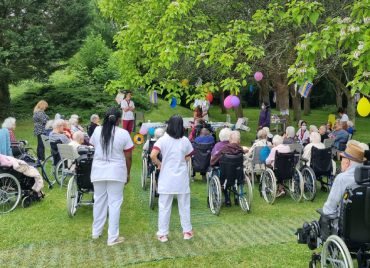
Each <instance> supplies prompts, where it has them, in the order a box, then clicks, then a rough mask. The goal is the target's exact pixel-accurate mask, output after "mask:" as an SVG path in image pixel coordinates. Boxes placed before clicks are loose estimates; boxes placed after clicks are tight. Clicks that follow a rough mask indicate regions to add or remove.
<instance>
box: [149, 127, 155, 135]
mask: <svg viewBox="0 0 370 268" xmlns="http://www.w3.org/2000/svg"><path fill="white" fill-rule="evenodd" d="M149 134H150V135H152V136H153V135H154V128H152V127H151V128H149Z"/></svg>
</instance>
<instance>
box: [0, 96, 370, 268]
mask: <svg viewBox="0 0 370 268" xmlns="http://www.w3.org/2000/svg"><path fill="white" fill-rule="evenodd" d="M159 104H160V105H159V109H157V110H154V111H153V112H151V113H149V114H146V115H145V117H146V119H147V120H148V119H149V120H151V122H157V121H160V122H163V121H164V120H168V118H169V117H170V116H171V115H172V114H174V113H178V114H180V115H182V116H183V117H191V116H192V114H193V113H192V111H191V110H189V109H185V108H183V107H179V106H178V107H176V108H175V109H172V108H170V106H169V105H168V103H167V102H165V101H163V100H159ZM259 112H260V110H258V109H245V110H244V116H245V117H248V118H249V124H248V125H249V126H250V128H251V132H249V133H247V140H245V137H244V134H243V135H242V145H250V141H251V140H252V139H254V138H255V136H256V133H255V129H256V127H257V122H258V115H259ZM91 113H93V111H91ZM210 114H211V118H210V120H212V121H225V120H226V115H224V114H221V113H220V109H219V108H217V107H212V108H211V109H210ZM230 114H231V118H232V122H235V115H234V113H233V112H230ZM327 117H328V113H327V112H325V111H320V110H313V111H312V114H311V115H310V116H306V117H303V119H304V120H306V121H307V122H308V125H311V124H314V125H316V126H319V125H321V124H324V123H325V122H326V121H327ZM356 120H357V121H356V130H357V134H356V135H355V137H354V138H355V139H357V140H360V141H363V142H368V141H369V132H368V130H369V128H368V126H366V123H367V122H368V119H366V118H365V119H364V118H356ZM81 123H87V122H81ZM294 124H295V122H294ZM15 136H16V137H17V139H25V140H28V141H29V143H30V145H31V146H33V147H34V148H36V139H35V138H34V137H33V122H32V120H23V121H17V129H16V130H15ZM132 136H133V135H132ZM141 151H142V145H136V149H135V150H134V151H133V166H132V172H131V182H130V183H129V184H128V185H127V186H126V187H125V191H124V202H123V205H122V211H121V220H120V235H122V236H124V237H125V238H126V241H125V242H124V243H122V244H119V245H116V246H113V247H108V246H107V245H106V239H107V226H106V227H105V229H104V231H103V235H102V237H101V238H100V239H98V240H93V239H91V225H92V207H90V206H88V207H80V208H78V210H77V214H76V216H75V217H74V218H73V219H71V218H69V217H68V215H67V212H66V188H64V189H62V190H60V188H59V187H55V188H54V189H52V190H49V189H47V187H46V184H45V188H44V192H45V194H46V197H45V199H43V200H42V201H41V202H35V203H33V204H32V206H31V207H30V208H27V209H23V208H22V207H21V206H20V205H19V206H18V207H17V208H16V209H15V210H14V211H13V212H11V213H8V214H5V215H1V216H0V267H54V266H60V267H106V266H110V267H115V266H121V265H136V266H139V267H140V266H143V267H149V266H150V267H153V266H160V267H169V266H171V267H185V266H203V267H216V266H217V267H222V266H226V267H231V266H239V267H307V266H308V261H309V260H310V256H311V254H312V252H311V251H310V250H309V249H308V247H307V246H305V245H298V244H297V242H296V237H295V235H294V232H295V230H296V228H297V227H300V226H302V224H303V222H304V221H308V222H311V221H312V220H315V219H318V218H319V217H318V214H317V213H316V212H315V210H316V209H317V208H322V206H323V204H324V202H325V200H326V199H327V196H328V194H327V193H323V192H320V191H318V193H317V196H316V199H315V200H314V201H313V202H307V201H302V202H300V203H296V202H294V201H293V200H292V199H291V198H290V196H285V197H282V198H278V199H277V200H276V201H275V203H274V205H272V206H271V205H268V204H267V203H266V202H265V201H264V200H263V199H262V198H260V196H259V192H258V190H257V189H254V191H253V194H254V199H253V205H252V210H251V212H250V213H245V212H243V211H242V210H241V208H240V207H238V206H232V207H231V208H226V207H224V206H223V207H222V209H221V213H220V215H219V216H214V215H213V214H212V213H211V211H210V210H209V209H208V208H207V206H206V197H207V194H206V183H205V182H202V181H201V178H200V176H198V177H196V180H195V182H194V183H192V186H191V221H192V224H193V228H194V232H195V237H194V238H193V239H191V240H189V241H185V240H183V239H182V230H181V225H180V222H179V215H178V208H177V203H176V199H175V200H174V204H173V210H172V216H171V224H170V234H169V242H167V243H160V242H159V241H158V240H157V238H156V235H155V233H156V231H157V220H158V207H157V206H156V208H155V210H154V211H152V210H150V209H149V206H148V202H149V192H148V191H143V190H142V189H141V185H140V172H141ZM56 186H57V185H56ZM319 186H320V184H319ZM256 188H257V187H256ZM156 202H157V201H156ZM320 250H321V249H320Z"/></svg>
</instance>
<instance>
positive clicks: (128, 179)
mask: <svg viewBox="0 0 370 268" xmlns="http://www.w3.org/2000/svg"><path fill="white" fill-rule="evenodd" d="M129 182H130V174H127V181H126V183H125V185H126V184H127V183H129Z"/></svg>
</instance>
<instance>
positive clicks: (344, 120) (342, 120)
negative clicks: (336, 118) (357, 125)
mask: <svg viewBox="0 0 370 268" xmlns="http://www.w3.org/2000/svg"><path fill="white" fill-rule="evenodd" d="M347 121H349V118H348V115H346V114H343V115H342V118H341V119H340V122H347Z"/></svg>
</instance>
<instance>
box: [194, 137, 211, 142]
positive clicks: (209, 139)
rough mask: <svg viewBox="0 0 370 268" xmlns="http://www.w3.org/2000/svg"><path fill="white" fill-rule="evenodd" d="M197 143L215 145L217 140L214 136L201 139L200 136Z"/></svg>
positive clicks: (196, 139)
mask: <svg viewBox="0 0 370 268" xmlns="http://www.w3.org/2000/svg"><path fill="white" fill-rule="evenodd" d="M195 141H196V142H197V143H212V142H213V143H215V139H214V138H213V136H204V137H201V136H198V137H196V138H195Z"/></svg>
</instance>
